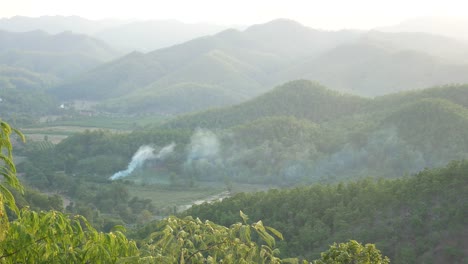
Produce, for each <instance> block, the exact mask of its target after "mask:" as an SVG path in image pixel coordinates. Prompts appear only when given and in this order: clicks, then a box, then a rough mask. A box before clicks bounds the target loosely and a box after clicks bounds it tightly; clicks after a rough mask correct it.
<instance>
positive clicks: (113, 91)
mask: <svg viewBox="0 0 468 264" xmlns="http://www.w3.org/2000/svg"><path fill="white" fill-rule="evenodd" d="M467 70H468V44H466V43H464V42H460V41H457V40H454V39H450V38H447V37H443V36H437V35H430V34H425V33H383V32H376V31H370V32H364V31H321V30H315V29H312V28H308V27H305V26H303V25H301V24H299V23H297V22H294V21H291V20H285V19H279V20H274V21H271V22H268V23H265V24H259V25H253V26H251V27H249V28H247V29H246V30H243V31H239V30H236V29H229V30H225V31H222V32H220V33H218V34H214V35H211V36H205V37H200V38H197V39H194V40H191V41H187V42H185V43H182V44H179V45H175V46H171V47H168V48H163V49H158V50H154V51H152V52H149V53H136V52H134V53H130V54H127V55H126V56H124V57H122V58H119V59H118V60H115V61H112V62H110V63H108V64H104V65H101V66H100V67H97V68H95V69H93V70H91V71H89V72H86V73H83V74H82V75H80V76H77V77H75V78H70V79H68V80H67V81H66V82H65V83H63V84H61V85H60V86H57V87H56V88H55V89H53V90H52V93H53V94H54V95H56V96H58V97H60V98H61V99H66V100H73V99H88V100H99V101H100V104H99V107H100V109H101V110H104V111H110V112H121V113H148V112H156V113H164V114H179V113H187V112H192V111H197V110H204V109H207V108H212V107H220V106H226V105H233V104H236V103H239V102H243V101H245V100H248V99H250V98H253V97H254V96H257V95H260V94H262V93H264V92H266V91H268V90H270V89H271V88H272V87H274V86H276V85H279V84H281V83H284V82H287V81H291V80H297V79H309V80H313V81H317V82H319V83H322V84H324V85H326V86H327V87H331V88H333V89H335V90H339V91H342V92H347V93H352V94H357V95H361V96H380V95H385V94H389V93H394V92H399V91H406V90H411V89H422V88H425V87H430V86H435V85H444V84H447V83H465V82H468V77H467V76H466V74H465V73H466V72H467ZM191 98H195V99H194V100H190V99H191Z"/></svg>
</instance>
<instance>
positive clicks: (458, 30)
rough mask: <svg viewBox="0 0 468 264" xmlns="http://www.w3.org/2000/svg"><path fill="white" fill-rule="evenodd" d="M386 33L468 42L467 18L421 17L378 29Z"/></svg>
mask: <svg viewBox="0 0 468 264" xmlns="http://www.w3.org/2000/svg"><path fill="white" fill-rule="evenodd" d="M377 30H379V31H385V32H424V33H430V34H435V35H442V36H447V37H450V38H454V39H460V40H463V41H468V20H467V19H466V18H448V17H420V18H414V19H410V20H406V21H403V22H401V23H399V24H397V25H393V26H388V27H380V28H377Z"/></svg>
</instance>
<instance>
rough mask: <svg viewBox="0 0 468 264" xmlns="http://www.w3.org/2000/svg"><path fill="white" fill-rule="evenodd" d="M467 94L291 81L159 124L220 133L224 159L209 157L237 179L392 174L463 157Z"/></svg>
mask: <svg viewBox="0 0 468 264" xmlns="http://www.w3.org/2000/svg"><path fill="white" fill-rule="evenodd" d="M467 94H468V86H467V85H454V86H446V87H435V88H430V89H425V90H421V91H413V92H402V93H398V94H393V95H387V96H382V97H377V98H375V99H367V98H363V97H358V96H352V95H347V94H340V93H338V92H335V91H331V90H329V89H327V88H325V87H323V86H320V85H318V84H316V83H313V82H310V81H294V82H289V83H286V84H284V85H282V86H279V87H277V88H275V89H274V90H272V91H270V92H268V93H266V94H264V95H262V96H259V97H256V98H254V99H252V100H249V101H247V102H244V103H242V104H238V105H235V106H230V107H224V108H220V109H212V110H208V111H204V112H200V113H194V114H188V115H184V116H181V117H178V118H175V119H173V120H170V121H168V122H166V123H165V124H163V125H162V126H163V127H164V128H171V129H191V130H196V129H197V128H203V129H212V130H214V131H218V135H219V137H220V138H221V139H220V140H221V142H222V143H223V153H222V157H220V159H221V161H219V160H217V161H212V162H214V163H213V164H217V162H219V164H222V170H223V171H224V173H227V174H228V176H226V177H230V178H231V179H232V180H236V181H249V182H256V183H259V182H261V183H265V182H270V183H271V182H277V183H279V184H283V183H284V184H291V183H298V182H317V181H318V182H336V181H340V180H344V179H345V178H346V179H347V180H349V179H352V178H360V177H363V176H369V175H374V176H380V177H392V175H400V174H401V175H402V174H408V173H414V172H417V171H419V170H422V169H423V168H426V167H428V168H432V167H436V166H443V165H445V164H447V163H448V162H449V161H451V160H456V159H464V158H468V152H467V151H466V149H468V145H467V144H468V137H467V136H466V135H465V134H466V133H464V132H463V131H465V130H466V129H468V109H467V107H466V105H467V104H468V97H467ZM448 127H451V128H453V129H450V131H447V128H448ZM282 128H284V129H282ZM213 166H214V165H213ZM219 170H221V167H216V166H214V168H212V171H219ZM239 171H240V172H241V173H239ZM199 173H201V174H200V175H204V174H203V173H204V172H199ZM231 173H232V174H231ZM209 175H212V174H211V170H208V171H206V177H208V178H209V177H212V176H209ZM218 176H219V175H218ZM214 177H216V176H214ZM210 179H211V180H213V179H212V178H210Z"/></svg>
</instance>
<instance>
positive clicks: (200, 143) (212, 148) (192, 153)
mask: <svg viewBox="0 0 468 264" xmlns="http://www.w3.org/2000/svg"><path fill="white" fill-rule="evenodd" d="M219 149H220V143H219V139H218V137H217V136H216V135H215V134H214V133H213V132H211V131H210V130H205V129H197V130H196V131H195V133H194V134H193V135H192V138H191V139H190V145H189V148H188V155H187V163H188V164H190V163H192V162H193V161H196V160H200V159H213V158H216V157H217V155H218V152H219Z"/></svg>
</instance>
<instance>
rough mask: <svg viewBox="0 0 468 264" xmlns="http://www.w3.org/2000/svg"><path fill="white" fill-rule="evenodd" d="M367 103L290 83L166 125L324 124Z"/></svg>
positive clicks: (304, 83) (309, 85)
mask: <svg viewBox="0 0 468 264" xmlns="http://www.w3.org/2000/svg"><path fill="white" fill-rule="evenodd" d="M369 102H370V100H368V99H365V98H361V97H358V96H353V95H344V94H340V93H338V92H335V91H332V90H329V89H326V88H325V87H323V86H321V85H319V84H317V83H314V82H311V81H305V80H300V81H292V82H289V83H286V84H284V85H281V86H278V87H276V88H275V89H273V90H272V91H270V92H267V93H265V94H264V95H261V96H258V97H256V98H254V99H252V100H249V101H247V102H245V103H242V104H239V105H235V106H231V107H226V108H221V109H215V110H209V111H206V112H201V113H195V114H190V115H186V116H182V117H180V118H176V119H175V120H173V121H169V122H168V123H167V124H166V126H169V127H190V128H196V127H203V128H227V127H230V126H235V125H239V124H242V123H246V122H250V121H253V120H255V119H259V118H263V117H268V116H294V117H296V118H299V119H308V120H310V121H312V122H319V123H320V122H324V121H327V120H332V119H336V118H339V117H341V116H345V115H352V114H353V113H356V112H358V111H360V110H361V109H362V108H363V107H364V106H366V105H367V104H368V103H369Z"/></svg>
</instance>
